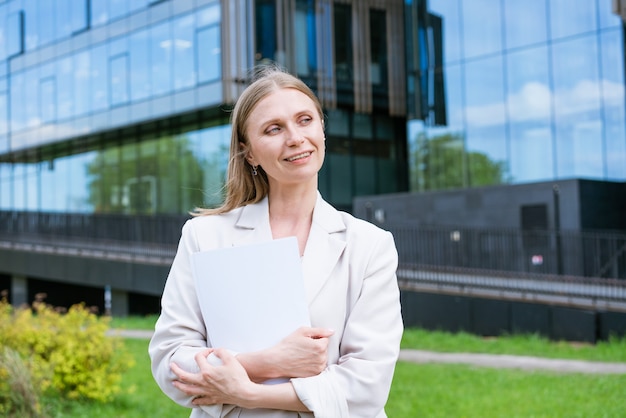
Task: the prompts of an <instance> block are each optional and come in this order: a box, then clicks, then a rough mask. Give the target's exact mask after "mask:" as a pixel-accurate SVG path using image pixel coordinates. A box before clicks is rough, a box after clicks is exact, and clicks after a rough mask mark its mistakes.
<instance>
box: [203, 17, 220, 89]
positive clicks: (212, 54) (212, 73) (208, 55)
mask: <svg viewBox="0 0 626 418" xmlns="http://www.w3.org/2000/svg"><path fill="white" fill-rule="evenodd" d="M197 38H198V41H197V48H198V49H197V54H198V83H207V82H210V81H217V80H219V79H220V78H221V76H222V70H221V68H222V66H221V62H222V59H221V54H222V49H221V36H220V27H219V25H213V26H210V27H207V28H204V29H201V30H199V31H198V33H197Z"/></svg>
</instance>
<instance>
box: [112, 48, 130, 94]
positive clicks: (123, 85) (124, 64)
mask: <svg viewBox="0 0 626 418" xmlns="http://www.w3.org/2000/svg"><path fill="white" fill-rule="evenodd" d="M109 66H110V69H109V74H110V80H111V82H110V86H111V91H110V94H111V106H117V105H120V104H124V103H128V99H129V96H130V94H129V86H128V54H121V55H117V56H115V57H111V59H110V60H109Z"/></svg>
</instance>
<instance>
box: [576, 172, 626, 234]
mask: <svg viewBox="0 0 626 418" xmlns="http://www.w3.org/2000/svg"><path fill="white" fill-rule="evenodd" d="M580 203H581V227H582V229H616V230H622V231H624V230H626V183H609V182H599V181H591V180H582V181H581V182H580Z"/></svg>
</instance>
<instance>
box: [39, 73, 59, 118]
mask: <svg viewBox="0 0 626 418" xmlns="http://www.w3.org/2000/svg"><path fill="white" fill-rule="evenodd" d="M39 97H40V98H41V103H40V104H39V108H40V115H41V121H42V122H43V123H49V122H53V121H54V120H55V119H56V78H55V77H46V78H44V79H42V80H40V81H39Z"/></svg>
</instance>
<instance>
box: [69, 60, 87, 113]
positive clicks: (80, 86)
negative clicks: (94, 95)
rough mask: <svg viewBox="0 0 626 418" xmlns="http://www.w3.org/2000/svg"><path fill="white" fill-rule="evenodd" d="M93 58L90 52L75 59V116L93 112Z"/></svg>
mask: <svg viewBox="0 0 626 418" xmlns="http://www.w3.org/2000/svg"><path fill="white" fill-rule="evenodd" d="M90 62H91V56H90V54H89V51H84V52H80V53H78V54H76V55H74V57H73V68H74V112H73V114H74V115H75V116H79V115H84V114H86V113H89V112H91V88H90V87H91V80H90V78H91V68H90Z"/></svg>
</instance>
